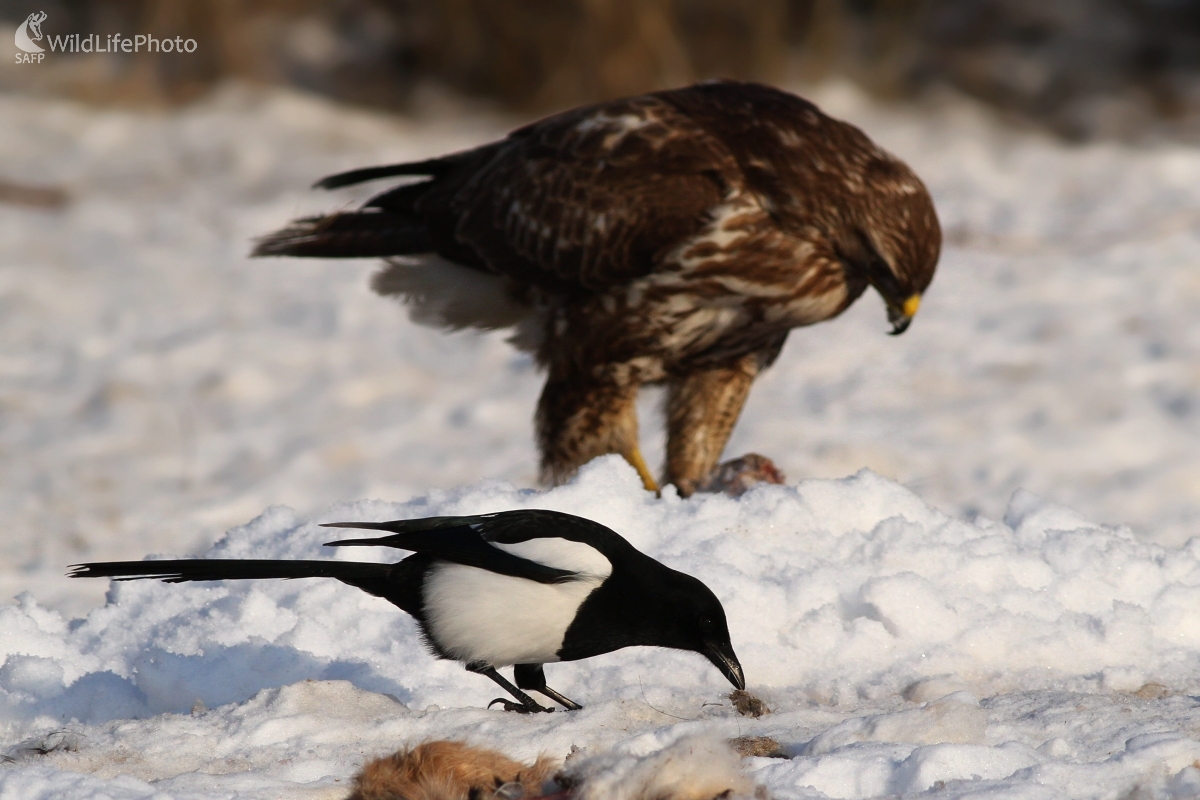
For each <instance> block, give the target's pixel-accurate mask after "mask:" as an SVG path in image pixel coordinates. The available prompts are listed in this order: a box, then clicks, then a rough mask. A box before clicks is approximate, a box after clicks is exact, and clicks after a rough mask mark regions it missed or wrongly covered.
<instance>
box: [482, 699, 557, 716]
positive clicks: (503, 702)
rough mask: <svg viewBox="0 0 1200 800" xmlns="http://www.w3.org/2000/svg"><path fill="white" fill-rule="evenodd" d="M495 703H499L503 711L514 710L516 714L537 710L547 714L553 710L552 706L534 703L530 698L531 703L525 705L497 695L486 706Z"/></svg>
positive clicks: (489, 706) (530, 712)
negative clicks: (547, 706)
mask: <svg viewBox="0 0 1200 800" xmlns="http://www.w3.org/2000/svg"><path fill="white" fill-rule="evenodd" d="M496 703H499V704H500V707H501V708H503V709H504V710H505V711H515V712H516V713H518V714H532V713H534V712H537V711H545V712H546V713H547V714H549V713H551V712H553V711H554V709H553V708H546V707H545V706H539V705H538V704H537V703H534V702H533V701H532V700H531V701H530V703H531V705H525V704H524V703H514V702H513V701H512V700H507V699H505V698H503V697H497V698H496V699H495V700H493V701H492V702H490V703H488V704H487V707H488V708H491V707H492V706H494V705H496Z"/></svg>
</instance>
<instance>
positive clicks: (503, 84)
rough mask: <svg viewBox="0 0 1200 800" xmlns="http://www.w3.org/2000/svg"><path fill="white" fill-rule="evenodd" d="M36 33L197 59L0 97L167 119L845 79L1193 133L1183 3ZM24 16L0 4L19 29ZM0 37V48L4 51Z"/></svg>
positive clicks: (680, 1) (519, 3)
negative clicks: (210, 100) (276, 100)
mask: <svg viewBox="0 0 1200 800" xmlns="http://www.w3.org/2000/svg"><path fill="white" fill-rule="evenodd" d="M36 5H37V9H38V10H45V11H46V12H47V13H48V14H49V19H48V21H47V22H46V23H45V25H44V28H45V29H46V31H47V33H50V34H55V33H58V34H61V33H68V32H80V33H85V34H86V33H88V32H96V33H98V34H108V33H114V32H121V33H124V34H125V35H130V33H131V32H133V33H151V34H153V35H155V36H157V37H159V38H163V37H174V36H176V35H179V36H184V37H185V38H193V39H196V40H197V42H199V45H200V46H199V48H198V50H197V52H196V53H194V54H191V55H188V56H180V55H178V54H174V53H172V54H145V53H142V54H139V55H124V54H122V55H119V56H111V55H91V56H77V57H56V58H54V59H53V60H52V63H46V64H43V65H39V68H38V69H36V70H35V69H13V68H12V67H11V66H8V67H6V68H5V69H4V70H0V88H7V89H10V90H18V91H36V92H53V93H58V94H65V95H68V96H72V97H77V98H81V99H84V100H87V101H90V102H95V103H106V104H107V103H117V104H136V105H144V104H158V103H179V102H186V101H189V100H191V99H194V98H196V97H197V96H199V95H201V94H203V93H205V92H206V91H208V90H209V88H210V87H211V86H212V85H213V84H214V83H216V82H218V81H220V80H222V79H225V78H231V77H232V78H239V79H243V80H249V81H255V82H266V83H281V84H287V85H292V86H296V87H300V88H303V89H307V90H311V91H315V92H318V93H322V94H326V95H329V96H332V97H335V98H338V99H341V100H344V101H348V102H352V103H362V104H367V105H373V106H378V107H384V108H393V109H403V108H405V107H406V106H407V105H408V104H409V103H410V102H411V100H412V97H413V96H414V92H415V91H416V90H417V89H418V88H419V87H421V86H424V85H429V84H435V85H441V86H444V87H448V88H450V89H452V90H454V91H456V92H458V93H461V94H464V95H469V96H476V97H482V98H488V99H491V100H493V101H495V102H497V103H499V104H501V105H503V106H505V107H508V108H512V109H516V110H519V111H522V112H541V111H548V110H553V109H559V108H563V107H566V106H570V105H573V104H577V103H583V102H588V101H593V100H598V99H603V98H608V97H616V96H621V95H628V94H635V93H638V92H643V91H647V90H652V89H656V88H662V87H667V86H674V85H679V84H682V83H686V82H689V81H693V80H697V79H704V78H714V77H733V78H749V79H757V80H765V81H785V80H786V81H806V80H807V81H811V80H816V79H820V78H824V77H828V76H830V75H839V76H844V77H848V78H849V79H851V80H853V81H855V82H856V83H858V84H859V85H861V86H863V87H865V88H867V89H868V90H869V91H871V92H872V93H874V94H876V95H878V96H883V97H890V98H912V97H918V96H920V95H922V94H925V93H928V92H930V91H936V90H938V89H940V88H942V87H951V88H953V89H955V90H958V91H962V92H966V93H968V94H971V95H973V96H975V97H977V98H980V99H982V100H984V101H985V102H988V103H990V104H992V105H994V106H997V107H999V108H1001V109H1002V110H1004V111H1005V112H1007V113H1008V114H1009V115H1010V116H1012V117H1013V118H1015V119H1020V120H1026V121H1032V122H1034V123H1036V124H1040V125H1043V126H1046V127H1048V128H1050V129H1052V130H1054V131H1056V132H1058V133H1060V134H1062V135H1064V136H1067V137H1071V138H1090V137H1095V136H1117V137H1125V138H1128V137H1130V136H1136V135H1138V134H1140V133H1142V132H1144V131H1145V129H1146V126H1147V123H1148V122H1152V123H1153V125H1154V127H1155V128H1156V129H1159V130H1163V129H1166V130H1169V131H1171V132H1173V133H1176V134H1184V135H1191V134H1195V132H1196V131H1197V130H1198V129H1200V126H1198V125H1197V124H1196V120H1197V118H1198V117H1200V114H1198V111H1200V3H1196V2H1194V0H1055V2H1052V3H1047V2H1044V0H740V1H739V0H336V1H335V2H317V0H255V1H252V0H90V1H88V2H85V1H84V0H44V1H43V0H39V1H38V3H37V4H36ZM32 8H33V6H31V5H30V0H0V19H4V20H7V21H8V22H9V23H10V24H11V25H15V24H17V23H19V22H20V21H21V20H23V19H24V17H25V16H26V15H27V14H28V13H29V12H30V10H31V9H32ZM7 38H8V37H7V36H5V37H4V39H6V40H7Z"/></svg>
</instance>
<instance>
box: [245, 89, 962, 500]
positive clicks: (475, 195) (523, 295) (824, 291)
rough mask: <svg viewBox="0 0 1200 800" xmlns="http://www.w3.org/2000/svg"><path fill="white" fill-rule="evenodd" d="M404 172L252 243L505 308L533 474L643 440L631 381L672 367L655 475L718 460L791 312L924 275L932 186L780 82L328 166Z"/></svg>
mask: <svg viewBox="0 0 1200 800" xmlns="http://www.w3.org/2000/svg"><path fill="white" fill-rule="evenodd" d="M395 176H411V178H412V180H409V181H408V182H405V183H402V184H400V185H398V186H394V187H392V188H389V189H387V190H386V191H383V192H382V193H380V194H377V195H376V196H375V197H373V198H372V199H370V200H368V201H367V202H366V204H364V205H363V206H362V207H361V208H359V209H357V210H352V211H343V212H336V213H332V214H328V215H324V216H317V217H309V218H305V219H299V220H296V221H294V222H292V223H291V224H290V225H289V226H288V227H286V228H284V229H282V230H280V231H277V232H275V233H272V234H269V235H267V236H265V237H263V238H262V239H260V240H259V242H258V243H257V246H256V248H255V250H254V255H257V256H282V255H287V256H313V257H320V258H357V257H385V258H388V259H389V261H388V266H387V267H386V268H385V269H384V270H383V271H381V272H380V273H378V274H377V275H376V276H375V278H374V280H373V286H374V288H375V290H376V291H378V292H380V293H382V294H385V295H394V296H398V297H399V298H401V299H403V301H404V302H405V303H407V304H408V305H409V307H410V312H411V313H412V315H413V316H414V318H415V319H417V320H418V321H421V322H426V323H431V324H436V325H441V326H443V327H447V328H451V329H460V328H467V327H473V328H478V329H492V330H494V329H500V328H511V329H512V330H513V335H512V339H511V341H513V343H514V344H515V345H517V346H518V347H521V348H524V349H527V350H529V351H531V352H533V353H534V354H535V355H536V358H537V360H538V362H539V364H540V365H541V366H542V367H543V368H544V369H545V370H546V372H547V379H546V385H545V388H544V389H543V390H542V394H541V398H540V399H539V400H538V406H537V413H536V428H537V440H538V445H539V447H540V449H541V477H542V480H543V481H544V482H547V483H552V484H553V483H561V482H562V481H564V480H566V479H567V478H569V477H570V476H571V475H572V474H573V473H574V472H575V471H576V470H577V469H578V468H579V467H580V466H581V465H583V464H584V463H586V462H587V461H589V460H591V459H592V458H595V457H596V456H599V455H603V454H605V453H620V454H621V455H622V456H624V457H625V458H626V459H627V460H628V461H629V462H630V463H631V464H632V465H633V466H634V467H635V468H636V469H637V470H638V472H639V473H640V475H641V476H642V479H643V481H644V482H645V484H646V486H647V488H651V489H654V488H657V487H656V483H655V480H654V477H653V476H652V475H651V473H650V470H649V468H648V467H647V466H646V464H645V462H644V460H643V459H642V456H641V454H640V452H639V449H638V423H637V416H636V410H635V401H636V398H637V393H638V389H639V387H641V386H642V385H644V384H666V386H667V389H668V394H667V408H666V414H667V431H668V433H667V436H668V438H667V463H666V474H665V477H666V480H667V481H669V482H671V483H674V484H675V485H676V487H677V488H678V490H679V492H680V493H681V494H683V495H688V494H691V493H692V492H693V491H695V489H696V488H697V486H698V485H700V484H701V483H702V482H703V481H704V479H705V478H706V476H707V475H708V474H709V473H710V471H711V470H712V469H713V468H714V466H715V465H716V464H717V461H718V460H719V458H720V455H721V451H722V449H723V448H724V446H725V442H726V440H727V439H728V438H729V435H730V433H731V432H732V430H733V426H734V423H735V422H736V421H737V418H738V414H739V413H740V411H741V408H742V405H743V403H744V402H745V400H746V396H747V393H748V392H749V390H750V385H751V384H752V383H753V382H754V379H755V377H756V376H757V375H758V374H759V373H760V372H762V371H763V370H764V369H766V368H767V367H768V366H769V365H770V364H771V363H772V362H773V361H774V360H775V358H776V357H777V356H778V355H779V351H780V349H781V348H782V347H783V343H784V340H785V339H786V338H787V335H788V332H789V331H790V330H791V329H792V328H796V327H800V326H804V325H812V324H813V323H816V322H821V321H823V320H827V319H830V318H832V317H835V316H837V315H838V314H840V313H841V312H842V311H844V310H845V309H846V308H847V307H848V306H849V305H850V304H851V303H853V302H854V301H855V300H856V299H857V298H858V297H859V296H860V295H861V294H862V293H863V292H864V291H865V290H866V288H867V287H868V286H871V287H874V289H875V290H876V291H877V292H879V294H880V295H882V297H883V300H884V303H885V304H886V307H887V314H888V320H889V321H890V323H891V325H892V333H893V334H899V333H903V332H904V330H905V329H906V328H907V327H908V325H909V322H910V321H911V320H912V317H913V315H914V314H915V313H916V311H917V306H918V305H919V303H920V299H921V294H922V293H923V292H924V291H925V289H926V287H928V286H929V283H930V281H931V280H932V279H933V273H934V269H935V267H936V265H937V260H938V254H939V252H940V249H941V229H940V227H939V225H938V220H937V215H936V213H935V211H934V207H933V202H932V200H931V199H930V196H929V192H928V191H927V190H926V188H925V186H924V185H923V184H922V183H921V181H920V179H919V178H917V176H916V175H915V174H914V173H913V172H912V170H910V169H909V168H908V167H907V166H906V165H905V164H904V163H902V162H901V161H899V160H898V159H897V158H895V157H894V156H892V155H891V154H889V153H887V152H885V151H884V150H882V149H881V148H879V147H877V146H876V145H875V144H874V143H872V142H871V140H870V139H868V138H867V136H866V135H865V134H863V132H862V131H860V130H859V129H858V128H856V127H854V126H853V125H849V124H847V123H845V122H841V121H839V120H836V119H833V118H831V117H829V116H826V115H825V114H823V113H822V112H821V111H820V110H819V109H818V108H817V107H816V106H815V105H813V104H812V103H810V102H808V101H806V100H803V99H801V98H799V97H797V96H795V95H793V94H789V93H787V92H784V91H781V90H779V89H775V88H772V87H769V86H764V85H761V84H756V83H744V82H736V81H717V82H711V83H703V84H698V85H695V86H689V87H686V88H682V89H672V90H668V91H661V92H654V93H651V94H645V95H641V96H638V97H632V98H627V99H623V100H613V101H610V102H604V103H599V104H596V105H591V106H585V107H582V108H577V109H574V110H571V111H565V112H562V113H559V114H555V115H554V116H551V117H548V118H546V119H543V120H541V121H539V122H535V123H532V124H530V125H526V126H525V127H523V128H519V129H517V130H515V131H513V132H512V133H511V134H509V135H508V136H507V137H506V138H504V139H502V140H500V141H497V142H493V143H491V144H486V145H483V146H482V147H477V148H475V149H473V150H468V151H465V152H459V153H452V154H450V155H446V156H442V157H440V158H433V159H430V160H427V161H419V162H414V163H407V164H396V165H391V166H382V167H371V168H367V169H359V170H354V171H352V172H346V173H342V174H339V175H333V176H330V177H328V178H325V179H323V180H321V181H319V182H318V183H317V184H316V186H318V187H321V188H325V189H334V188H337V187H341V186H347V185H350V184H355V183H360V182H363V181H369V180H375V179H378V178H390V177H395Z"/></svg>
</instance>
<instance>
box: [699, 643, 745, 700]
mask: <svg viewBox="0 0 1200 800" xmlns="http://www.w3.org/2000/svg"><path fill="white" fill-rule="evenodd" d="M704 656H705V658H707V659H708V660H709V661H711V662H712V663H713V666H715V667H716V668H717V669H719V670H721V674H722V675H724V676H725V677H726V678H728V679H729V682H730V683H732V684H733V686H734V688H735V689H745V688H746V676H745V675H743V674H742V665H741V663H740V662H738V660H737V656H735V655H734V654H733V647H732V646H731V645H728V644H725V645H721V644H709V645H706V646H705V648H704Z"/></svg>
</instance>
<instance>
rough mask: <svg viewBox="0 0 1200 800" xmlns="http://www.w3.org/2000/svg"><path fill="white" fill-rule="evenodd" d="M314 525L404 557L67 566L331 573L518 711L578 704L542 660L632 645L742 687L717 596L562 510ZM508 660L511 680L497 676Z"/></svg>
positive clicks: (83, 572) (81, 573) (188, 572)
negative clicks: (496, 688) (392, 610)
mask: <svg viewBox="0 0 1200 800" xmlns="http://www.w3.org/2000/svg"><path fill="white" fill-rule="evenodd" d="M323 527H327V528H364V529H367V530H377V531H387V532H389V533H391V534H393V535H391V536H384V537H380V538H369V539H342V540H339V541H333V542H327V543H326V546H328V547H346V546H359V545H366V546H375V547H394V548H396V549H399V550H409V551H412V553H413V555H410V556H408V557H407V558H404V559H403V560H401V561H398V562H396V563H393V564H369V563H362V562H350V561H299V560H294V561H272V560H259V559H182V560H161V561H160V560H152V561H102V562H96V563H89V564H75V565H72V567H71V572H70V573H68V574H69V575H70V577H72V578H114V579H116V580H139V579H154V578H157V579H161V580H163V581H165V582H167V583H180V582H184V581H220V580H240V579H257V578H336V579H338V580H339V581H341V582H342V583H346V584H349V585H350V586H355V587H357V588H359V589H362V590H363V591H365V592H368V593H369V594H373V595H375V596H376V597H382V598H383V599H385V600H387V601H388V602H390V603H392V604H393V605H396V606H398V607H399V608H400V609H402V610H403V611H406V612H408V613H409V614H411V615H412V616H413V617H414V618H415V619H416V621H417V625H418V626H419V628H420V630H421V634H422V639H423V640H424V642H425V644H426V645H427V647H428V648H429V650H430V651H431V652H432V653H433V655H435V656H436V657H438V658H443V659H448V660H452V661H459V662H461V663H462V664H463V665H464V666H465V667H466V669H467V670H468V671H470V672H474V673H478V674H480V675H485V676H487V677H488V678H491V679H492V680H493V681H495V682H496V683H497V684H499V685H500V686H501V687H503V688H504V690H505V691H507V692H508V693H509V694H511V695H512V696H513V697H514V698H516V702H513V701H511V700H508V699H505V698H497V699H495V700H493V701H492V702H490V703H488V707H489V708H490V707H491V706H493V705H496V704H497V703H499V704H500V705H501V706H502V707H503V708H504V709H506V710H508V711H517V712H521V713H529V712H534V711H552V710H553V709H551V708H545V707H543V706H541V705H539V704H538V703H537V702H536V701H535V700H534V699H533V698H532V697H530V696H529V695H528V694H526V692H525V691H524V690H531V691H536V692H539V693H540V694H542V695H544V696H546V697H548V698H550V699H551V700H553V701H554V702H556V703H558V704H559V705H561V706H563V708H566V709H568V710H578V709H580V708H582V706H580V705H579V704H578V703H576V702H575V701H573V700H571V699H569V698H567V697H565V696H563V695H562V694H560V693H559V692H557V691H555V690H554V689H552V688H550V687H549V686H547V685H546V675H545V672H544V671H543V668H542V665H543V664H546V663H550V662H555V661H577V660H579V659H583V658H590V657H591V656H597V655H600V654H602V653H610V652H612V651H614V650H620V649H621V648H624V647H633V646H636V645H648V646H653V647H669V648H674V649H677V650H690V651H693V652H696V653H700V654H701V655H703V656H704V657H705V658H707V659H708V660H709V661H711V662H712V663H713V664H714V665H715V666H716V668H717V669H719V670H720V671H721V674H722V675H724V676H725V677H726V678H728V679H729V682H730V683H732V684H733V685H734V686H735V687H736V688H738V689H744V688H746V680H745V677H744V676H743V673H742V666H741V664H740V663H739V662H738V659H737V656H736V655H735V654H734V652H733V644H732V643H731V642H730V640H729V627H728V624H727V623H726V621H725V609H724V608H723V607H722V606H721V601H720V600H718V599H717V597H716V595H714V594H713V593H712V591H711V590H710V589H709V588H708V587H707V586H705V585H704V584H703V583H701V582H700V581H699V580H697V579H696V578H693V577H692V576H691V575H686V574H684V573H682V572H678V571H676V570H673V569H671V568H670V567H668V566H666V565H664V564H661V563H659V562H658V561H655V560H654V559H653V558H651V557H650V556H648V555H646V554H645V553H642V552H641V551H639V550H637V549H636V548H635V547H634V546H633V545H631V544H630V543H629V542H627V541H626V540H625V539H624V538H622V537H621V536H620V535H619V534H618V533H617V532H616V531H613V530H611V529H609V528H606V527H605V526H603V525H601V524H600V523H598V522H593V521H592V520H589V519H585V518H583V517H577V516H574V515H572V514H564V513H562V512H559V511H546V510H521V511H502V512H499V513H495V514H481V515H478V516H465V517H429V518H426V519H410V520H394V521H392V522H331V523H327V524H325V525H324V526H323ZM510 665H511V666H513V678H514V680H515V681H516V685H515V686H514V685H513V683H511V682H509V681H508V680H507V679H506V678H505V677H504V676H502V675H501V674H500V673H499V672H497V667H506V666H510Z"/></svg>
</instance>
